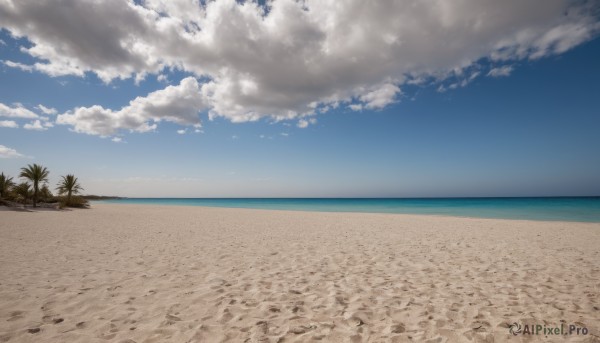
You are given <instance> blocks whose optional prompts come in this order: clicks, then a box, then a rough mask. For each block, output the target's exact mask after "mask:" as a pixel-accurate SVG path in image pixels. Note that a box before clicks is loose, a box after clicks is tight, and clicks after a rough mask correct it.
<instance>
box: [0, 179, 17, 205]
mask: <svg viewBox="0 0 600 343" xmlns="http://www.w3.org/2000/svg"><path fill="white" fill-rule="evenodd" d="M12 179H13V178H12V177H8V175H4V173H2V174H0V199H1V198H4V197H5V196H6V194H7V193H8V192H9V191H10V189H11V188H12V187H13V186H14V185H15V183H14V182H13V180H12Z"/></svg>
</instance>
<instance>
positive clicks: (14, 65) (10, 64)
mask: <svg viewBox="0 0 600 343" xmlns="http://www.w3.org/2000/svg"><path fill="white" fill-rule="evenodd" d="M2 63H3V64H4V65H5V66H7V67H11V68H16V69H21V70H23V71H29V72H31V71H34V70H35V67H34V66H30V65H26V64H23V63H19V62H13V61H2Z"/></svg>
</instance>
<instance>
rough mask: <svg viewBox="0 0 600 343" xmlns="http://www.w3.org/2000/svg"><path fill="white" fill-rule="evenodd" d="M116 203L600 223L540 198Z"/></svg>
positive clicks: (588, 213) (587, 201)
mask: <svg viewBox="0 0 600 343" xmlns="http://www.w3.org/2000/svg"><path fill="white" fill-rule="evenodd" d="M102 202H104V203H115V204H148V205H178V206H182V205H183V206H209V207H230V208H253V209H269V210H292V211H319V212H368V213H405V214H430V215H445V216H460V217H477V218H500V219H526V220H551V221H577V222H600V197H543V198H542V197H540V198H537V197H536V198H413V199H409V198H126V199H118V200H103V201H102Z"/></svg>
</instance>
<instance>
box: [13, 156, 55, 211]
mask: <svg viewBox="0 0 600 343" xmlns="http://www.w3.org/2000/svg"><path fill="white" fill-rule="evenodd" d="M48 174H50V172H49V171H48V169H46V167H42V166H40V165H39V164H33V165H31V164H30V165H28V166H27V168H21V174H19V177H22V178H25V179H27V180H29V181H31V182H32V183H33V207H37V198H38V193H39V191H40V189H39V184H40V182H48Z"/></svg>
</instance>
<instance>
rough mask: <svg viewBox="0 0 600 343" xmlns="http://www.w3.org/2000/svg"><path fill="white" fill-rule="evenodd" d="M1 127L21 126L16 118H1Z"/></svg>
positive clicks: (14, 127) (13, 127)
mask: <svg viewBox="0 0 600 343" xmlns="http://www.w3.org/2000/svg"><path fill="white" fill-rule="evenodd" d="M0 127H8V128H11V129H16V128H18V127H19V124H17V122H15V121H14V120H0Z"/></svg>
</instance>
